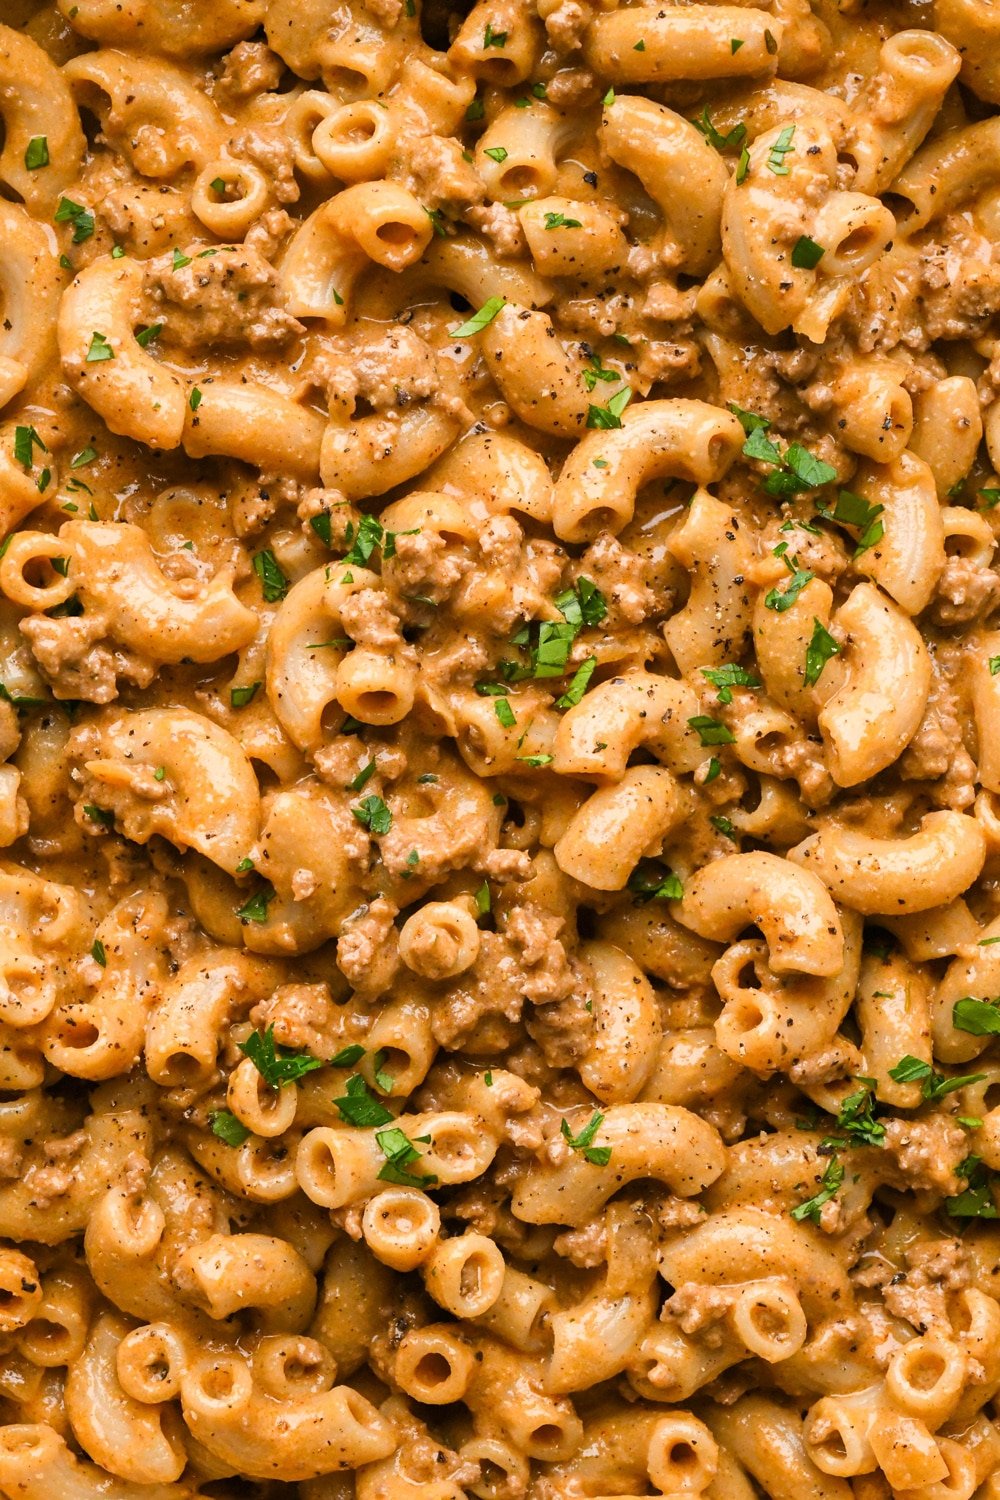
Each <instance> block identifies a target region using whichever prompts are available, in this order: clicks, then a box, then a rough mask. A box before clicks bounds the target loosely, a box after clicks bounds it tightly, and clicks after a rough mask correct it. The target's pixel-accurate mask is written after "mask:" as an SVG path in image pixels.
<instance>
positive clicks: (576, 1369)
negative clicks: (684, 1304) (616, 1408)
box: [546, 1269, 656, 1395]
mask: <svg viewBox="0 0 1000 1500" xmlns="http://www.w3.org/2000/svg"><path fill="white" fill-rule="evenodd" d="M653 1290H654V1274H653V1272H652V1269H651V1270H650V1274H649V1276H648V1278H647V1280H646V1283H645V1284H643V1283H642V1282H641V1281H640V1280H639V1278H638V1277H636V1278H635V1285H633V1286H630V1287H628V1288H627V1289H621V1290H620V1291H618V1292H617V1293H616V1294H612V1293H610V1292H609V1291H608V1290H607V1289H606V1288H605V1287H597V1288H595V1290H593V1291H592V1292H590V1294H589V1295H587V1296H585V1297H582V1298H580V1300H579V1301H578V1302H575V1303H574V1305H573V1306H572V1307H568V1308H565V1309H562V1310H560V1311H558V1312H553V1313H552V1314H551V1315H550V1317H549V1328H550V1330H551V1334H552V1353H551V1355H550V1357H549V1372H548V1378H547V1380H546V1385H547V1387H548V1389H549V1390H550V1391H553V1392H555V1393H556V1394H558V1395H563V1394H566V1393H568V1392H571V1391H581V1390H586V1389H587V1387H588V1386H592V1385H596V1384H597V1383H598V1381H601V1380H610V1379H611V1378H612V1376H614V1375H620V1374H621V1372H622V1370H624V1369H625V1368H626V1366H627V1365H628V1364H629V1363H630V1361H631V1359H632V1356H633V1354H634V1352H635V1350H636V1348H637V1347H638V1345H639V1344H640V1343H641V1342H642V1338H643V1335H644V1334H645V1332H646V1330H647V1329H648V1327H649V1325H650V1323H651V1322H652V1320H653V1315H654V1312H655V1308H656V1301H655V1298H654V1295H653Z"/></svg>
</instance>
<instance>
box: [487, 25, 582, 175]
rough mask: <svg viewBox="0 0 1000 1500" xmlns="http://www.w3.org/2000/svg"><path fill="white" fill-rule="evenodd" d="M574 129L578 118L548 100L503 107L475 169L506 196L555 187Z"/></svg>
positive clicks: (493, 121)
mask: <svg viewBox="0 0 1000 1500" xmlns="http://www.w3.org/2000/svg"><path fill="white" fill-rule="evenodd" d="M519 24H520V21H519ZM504 51H505V52H506V48H504ZM575 130H576V122H575V121H574V120H573V119H571V118H567V117H565V116H561V115H559V114H557V112H556V111H555V110H554V109H553V108H552V107H551V105H549V104H546V103H544V102H542V103H538V104H533V105H532V107H531V108H530V109H519V108H518V107H517V106H516V105H508V106H507V107H506V108H505V109H501V110H500V111H499V112H498V114H497V115H496V117H495V118H494V119H493V120H491V121H490V123H489V125H488V127H487V129H486V130H485V131H484V132H483V134H482V135H481V136H480V138H479V140H478V142H477V143H476V158H475V159H476V170H477V172H478V173H479V176H480V177H481V178H482V180H483V183H484V185H485V187H486V191H487V194H488V195H489V196H490V197H491V198H493V199H497V200H501V201H502V200H503V199H508V198H517V199H522V198H533V199H538V198H541V197H545V196H547V195H548V194H549V193H552V192H553V191H554V190H555V187H556V184H557V181H558V177H559V159H560V157H561V156H562V155H563V154H564V152H565V150H566V149H567V147H568V146H569V145H570V143H571V141H572V140H573V137H574V134H575Z"/></svg>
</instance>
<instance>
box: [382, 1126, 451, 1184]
mask: <svg viewBox="0 0 1000 1500" xmlns="http://www.w3.org/2000/svg"><path fill="white" fill-rule="evenodd" d="M375 1139H376V1141H377V1142H378V1147H379V1150H380V1151H381V1152H382V1155H383V1156H384V1157H385V1162H384V1164H383V1166H382V1167H381V1168H380V1169H379V1174H378V1176H379V1181H380V1182H395V1183H398V1184H399V1185H400V1186H401V1187H418V1188H426V1187H431V1186H433V1184H434V1183H435V1182H437V1178H436V1177H434V1176H430V1175H427V1176H424V1175H417V1174H416V1173H414V1172H411V1171H410V1170H409V1168H410V1167H412V1166H413V1164H414V1162H418V1161H419V1160H420V1152H419V1151H418V1150H417V1148H416V1146H415V1145H414V1144H413V1142H412V1141H411V1140H410V1138H409V1136H408V1135H406V1133H405V1132H404V1131H402V1130H400V1129H399V1127H398V1126H393V1128H392V1129H391V1130H379V1131H376V1133H375ZM427 1139H428V1140H429V1139H430V1138H429V1137H427Z"/></svg>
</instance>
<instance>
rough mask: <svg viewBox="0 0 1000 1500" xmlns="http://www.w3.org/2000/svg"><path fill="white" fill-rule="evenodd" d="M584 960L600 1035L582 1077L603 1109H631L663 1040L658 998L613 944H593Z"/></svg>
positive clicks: (584, 1063)
mask: <svg viewBox="0 0 1000 1500" xmlns="http://www.w3.org/2000/svg"><path fill="white" fill-rule="evenodd" d="M580 957H581V959H582V960H583V962H584V963H585V964H586V965H587V966H588V968H589V969H590V974H591V978H592V980H593V1016H594V1031H593V1036H592V1039H591V1043H590V1046H589V1047H588V1049H587V1052H586V1054H585V1055H584V1057H583V1059H582V1060H581V1062H580V1064H579V1073H580V1077H581V1078H582V1079H583V1082H584V1083H585V1084H586V1086H587V1088H588V1089H589V1090H590V1092H591V1093H592V1094H594V1095H595V1096H596V1098H598V1099H599V1100H600V1101H601V1103H602V1104H628V1103H630V1102H631V1100H633V1099H635V1098H637V1097H638V1095H639V1094H640V1093H641V1092H642V1090H643V1088H644V1087H645V1085H646V1083H647V1081H648V1079H649V1076H650V1074H651V1073H652V1071H653V1067H654V1065H655V1063H656V1056H657V1050H658V1048H659V1045H660V1039H661V1026H660V1013H659V1008H658V1006H657V1003H656V996H655V994H654V993H653V987H652V985H651V984H650V982H649V980H648V979H647V978H646V976H645V974H643V972H642V970H641V969H640V968H639V966H638V964H636V963H635V962H634V961H633V960H632V959H631V958H630V957H629V956H628V954H626V953H623V952H622V951H621V949H620V948H615V947H613V946H612V945H611V943H602V942H590V943H586V944H584V945H583V947H582V948H581V949H580Z"/></svg>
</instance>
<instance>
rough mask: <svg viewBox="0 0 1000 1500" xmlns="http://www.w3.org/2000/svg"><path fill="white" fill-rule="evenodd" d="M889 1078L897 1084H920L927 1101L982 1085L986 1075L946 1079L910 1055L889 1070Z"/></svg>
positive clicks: (969, 1074) (969, 1075)
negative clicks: (958, 1090)
mask: <svg viewBox="0 0 1000 1500" xmlns="http://www.w3.org/2000/svg"><path fill="white" fill-rule="evenodd" d="M889 1077H890V1078H892V1079H894V1080H895V1082H896V1083H919V1084H920V1092H921V1094H922V1096H923V1097H924V1098H925V1099H927V1100H937V1099H943V1098H944V1097H945V1095H946V1094H953V1093H955V1091H956V1089H964V1088H966V1087H967V1085H968V1084H970V1083H981V1082H982V1080H983V1079H984V1078H985V1077H986V1074H985V1073H966V1074H965V1075H964V1076H963V1077H960V1078H946V1077H945V1076H944V1074H943V1073H935V1071H934V1069H933V1068H932V1067H931V1065H930V1063H925V1062H922V1061H921V1059H920V1058H919V1057H913V1056H911V1055H910V1054H909V1053H908V1054H907V1055H906V1057H901V1058H900V1060H899V1062H898V1063H897V1064H896V1066H895V1067H894V1068H890V1069H889Z"/></svg>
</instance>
